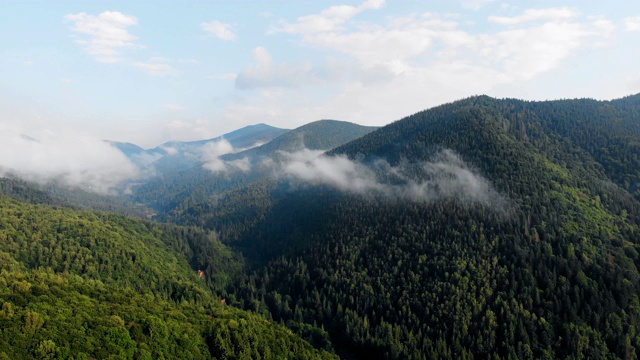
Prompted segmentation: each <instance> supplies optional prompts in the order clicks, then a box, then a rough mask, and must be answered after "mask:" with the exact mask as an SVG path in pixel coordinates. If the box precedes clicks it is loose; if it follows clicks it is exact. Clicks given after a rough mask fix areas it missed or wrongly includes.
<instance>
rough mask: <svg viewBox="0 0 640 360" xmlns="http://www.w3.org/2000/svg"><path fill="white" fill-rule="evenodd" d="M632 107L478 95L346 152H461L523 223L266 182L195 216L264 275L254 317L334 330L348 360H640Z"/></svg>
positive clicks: (255, 294) (252, 298) (470, 209)
mask: <svg viewBox="0 0 640 360" xmlns="http://www.w3.org/2000/svg"><path fill="white" fill-rule="evenodd" d="M635 100H637V99H631V100H629V101H635ZM625 101H626V102H625V104H626V105H625V106H626V107H625V106H621V105H619V103H618V102H616V101H613V102H598V101H593V100H574V101H557V102H542V103H534V102H523V101H518V100H494V99H491V98H488V97H475V98H470V99H467V100H463V101H460V102H456V103H453V104H447V105H444V106H442V107H438V108H435V109H432V110H428V111H426V112H422V113H419V114H416V115H414V116H411V117H409V118H407V119H404V120H402V121H399V122H396V123H394V124H391V125H389V126H387V127H385V128H382V129H380V130H378V131H375V132H373V133H371V134H369V135H366V136H364V137H363V138H361V139H358V140H356V141H353V142H351V143H349V144H347V145H345V146H343V147H340V148H338V149H335V150H333V151H332V153H335V154H347V155H348V156H350V157H352V158H354V159H355V158H357V159H359V160H362V161H364V162H369V161H371V162H373V161H375V160H376V159H379V158H383V159H386V160H388V161H389V162H390V163H391V164H399V163H402V162H409V163H419V162H421V161H426V160H428V159H429V158H430V156H432V155H433V154H434V153H435V152H437V151H439V149H442V148H447V149H453V150H454V151H456V152H457V153H459V154H460V155H461V156H462V158H463V159H464V160H465V161H467V162H469V163H471V164H473V165H474V166H475V167H476V168H477V169H478V171H479V172H480V173H482V174H483V175H484V176H486V177H487V178H488V179H489V180H490V181H491V182H492V184H493V185H494V186H495V187H496V188H497V189H498V190H499V191H500V192H501V193H502V194H503V195H504V196H506V197H507V198H508V199H509V202H510V204H511V207H512V210H511V211H510V212H507V214H506V215H505V214H504V213H501V212H495V211H493V210H492V209H489V208H483V207H482V206H480V205H477V204H476V205H474V204H468V203H461V202H459V201H456V200H445V201H440V202H435V203H400V202H396V201H389V200H385V199H376V198H366V197H360V196H350V195H345V194H341V193H338V192H336V191H334V190H331V189H327V188H298V189H291V188H288V187H287V186H286V184H279V185H278V184H268V183H256V184H253V185H251V186H246V187H243V188H240V189H236V190H233V191H229V192H226V193H224V194H222V195H220V196H218V197H217V198H216V201H215V202H205V203H202V204H199V205H197V206H194V207H192V208H190V209H187V210H185V211H184V213H183V214H186V215H187V216H185V217H183V218H182V219H183V220H185V221H186V222H187V223H194V224H196V223H197V224H199V225H204V226H205V227H208V228H210V229H216V230H217V231H218V232H219V234H220V237H221V239H223V240H224V241H225V242H226V243H227V244H230V245H233V246H234V247H236V248H238V249H241V250H242V252H243V254H244V255H245V256H246V257H247V259H248V261H249V263H250V264H253V265H254V269H255V272H254V273H253V274H251V275H249V276H247V278H246V279H245V280H244V282H243V284H242V285H240V286H238V287H237V288H236V289H234V292H235V294H236V295H237V301H238V302H239V303H241V304H243V306H245V307H246V308H248V309H252V310H254V311H258V312H269V313H270V314H271V316H273V318H274V319H276V320H281V321H285V322H288V324H289V325H290V326H291V327H292V328H296V325H295V324H299V323H306V324H312V323H316V324H320V325H321V326H323V327H324V328H325V329H327V331H328V333H329V334H330V336H331V339H332V341H333V345H334V346H335V348H336V350H337V351H338V353H340V354H344V355H345V356H347V357H355V358H368V359H371V358H373V359H375V358H395V359H423V358H472V357H473V358H488V357H491V358H519V359H527V358H531V359H533V358H547V359H552V358H561V359H573V358H583V357H584V358H630V356H631V354H635V353H636V351H637V350H636V349H638V347H639V346H640V342H638V340H639V339H640V337H638V336H637V335H638V334H639V330H640V328H639V325H638V322H637V316H638V311H639V310H640V307H638V300H637V299H638V296H637V294H638V291H640V274H639V273H638V267H640V262H639V261H638V260H639V259H638V249H639V247H640V243H639V241H640V231H639V230H638V226H639V224H640V204H639V202H638V195H637V192H636V188H635V187H634V186H637V183H638V180H639V179H640V173H638V169H640V162H639V161H640V157H639V156H638V155H639V154H640V153H639V151H638V150H639V149H638V147H637V146H636V144H638V143H639V141H638V140H639V139H640V131H639V130H638V129H639V120H638V111H637V110H638V108H639V107H640V105H639V104H638V102H637V101H636V102H635V103H633V104H632V105H629V103H628V101H627V100H625ZM634 184H635V185H634Z"/></svg>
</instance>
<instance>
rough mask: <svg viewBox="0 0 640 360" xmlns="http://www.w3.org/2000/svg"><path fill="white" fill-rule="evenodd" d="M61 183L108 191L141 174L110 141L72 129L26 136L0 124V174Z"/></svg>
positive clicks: (40, 181) (41, 181)
mask: <svg viewBox="0 0 640 360" xmlns="http://www.w3.org/2000/svg"><path fill="white" fill-rule="evenodd" d="M7 174H12V175H16V176H19V177H21V178H23V179H25V180H29V181H34V182H39V183H48V182H53V181H55V182H59V183H63V184H66V185H69V186H73V187H81V188H83V189H85V190H89V191H94V192H98V193H109V192H111V191H112V190H114V189H115V188H116V187H117V186H118V185H119V184H120V183H121V182H122V181H124V180H127V179H131V178H135V177H137V176H138V170H137V168H136V166H135V165H134V164H133V163H132V162H131V161H129V159H127V157H126V156H125V155H124V154H122V153H121V152H120V151H119V150H118V149H116V148H115V147H113V146H112V145H111V144H110V143H108V142H105V141H103V140H99V139H95V138H92V137H89V136H85V135H82V134H78V133H75V132H72V131H57V132H54V131H48V130H43V131H41V132H40V133H38V134H33V135H29V136H27V135H25V134H24V133H23V132H22V131H21V129H19V128H16V127H11V126H9V125H7V124H3V123H0V175H1V176H4V175H7Z"/></svg>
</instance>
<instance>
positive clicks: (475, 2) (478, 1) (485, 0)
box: [461, 0, 495, 10]
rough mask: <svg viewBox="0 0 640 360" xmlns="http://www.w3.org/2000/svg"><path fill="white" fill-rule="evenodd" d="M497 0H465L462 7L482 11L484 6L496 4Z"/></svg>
mask: <svg viewBox="0 0 640 360" xmlns="http://www.w3.org/2000/svg"><path fill="white" fill-rule="evenodd" d="M494 1H495V0H464V1H461V4H462V7H464V8H467V9H472V10H480V8H482V7H483V6H485V5H487V4H490V3H492V2H494Z"/></svg>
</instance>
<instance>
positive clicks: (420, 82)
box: [223, 6, 615, 124]
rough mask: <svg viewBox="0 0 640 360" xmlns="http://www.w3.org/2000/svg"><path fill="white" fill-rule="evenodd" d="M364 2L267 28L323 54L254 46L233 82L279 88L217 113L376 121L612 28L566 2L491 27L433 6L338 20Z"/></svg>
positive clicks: (543, 69)
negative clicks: (300, 58)
mask: <svg viewBox="0 0 640 360" xmlns="http://www.w3.org/2000/svg"><path fill="white" fill-rule="evenodd" d="M364 8H365V7H363V6H360V7H348V6H347V7H332V8H329V9H327V10H324V11H322V12H321V13H320V14H317V15H309V16H303V17H300V18H298V19H297V21H296V22H294V23H291V24H290V23H283V24H281V25H280V27H279V28H277V29H274V30H272V32H273V33H287V34H291V35H297V36H299V37H300V41H301V42H302V43H303V44H304V45H305V46H309V47H311V48H314V49H316V50H318V51H319V53H320V54H321V53H322V52H325V53H326V54H329V55H328V56H327V57H326V58H325V59H324V62H315V63H314V64H313V65H311V64H304V65H302V64H275V63H274V61H273V60H272V58H271V56H270V54H269V53H268V52H267V51H266V50H265V49H263V48H258V49H256V51H255V54H254V58H255V59H256V65H254V66H252V67H250V68H248V69H245V71H243V72H242V73H241V74H239V75H238V79H237V80H236V85H237V87H238V88H248V89H251V88H256V87H259V86H263V87H269V86H271V87H274V86H275V87H278V90H279V93H275V94H276V95H277V96H275V97H274V92H273V91H270V92H267V93H262V95H261V96H260V97H259V98H254V99H252V100H250V101H245V102H242V103H240V102H238V103H234V104H231V105H229V106H228V107H227V108H226V110H225V111H226V112H225V114H224V115H223V116H224V117H225V118H228V119H231V118H256V117H260V118H261V119H264V121H269V122H272V123H275V124H278V122H280V124H285V123H286V122H287V121H289V124H290V123H291V122H292V121H295V122H296V123H304V121H307V122H308V121H313V120H316V119H319V118H340V119H348V120H350V121H355V122H360V123H367V124H384V123H388V122H389V121H390V120H392V119H398V118H400V117H402V116H404V115H406V114H408V113H412V112H417V111H420V110H422V109H424V108H426V107H429V106H433V105H437V104H439V103H443V102H448V101H453V100H456V99H459V98H461V97H466V96H469V95H473V94H483V93H490V92H491V91H492V90H493V89H496V88H498V87H500V86H505V85H509V84H518V83H523V82H525V81H531V80H533V79H536V78H537V77H539V76H540V75H542V74H545V73H549V72H552V71H555V70H558V69H561V68H562V66H564V65H565V64H566V63H567V62H568V60H570V59H571V58H573V57H575V56H576V55H577V54H579V53H580V52H581V51H588V50H589V49H593V48H595V47H598V46H603V45H606V44H607V43H609V42H608V41H607V40H608V39H609V38H610V36H611V34H612V32H613V30H614V29H615V26H614V25H613V24H612V22H611V21H610V20H608V19H605V18H600V17H598V18H595V17H586V18H585V17H580V15H579V14H578V13H576V12H575V11H574V10H572V9H569V8H552V9H536V10H525V11H523V12H522V13H521V15H519V16H515V17H509V18H507V17H492V18H490V19H488V20H487V21H490V22H493V24H495V25H494V26H493V27H491V29H492V30H493V31H491V32H485V33H474V32H471V31H468V30H467V29H466V26H468V24H467V23H463V22H460V21H459V20H458V19H457V18H455V17H452V16H447V15H439V14H434V13H425V14H421V15H410V16H406V17H401V18H390V19H387V20H388V21H387V23H386V24H379V23H368V22H363V21H358V22H357V24H356V25H357V26H351V24H350V23H349V22H348V20H349V19H351V18H353V17H354V16H355V15H357V14H358V13H360V12H361V11H363V9H364ZM371 8H375V7H371ZM494 29H495V30H494ZM303 85H304V86H308V87H309V88H311V89H312V91H317V92H324V94H334V95H332V96H329V97H325V98H323V99H322V100H320V101H318V100H313V99H314V96H313V94H312V93H310V92H300V91H299V90H297V89H298V88H300V87H302V86H303ZM288 88H294V89H288ZM382 104H393V106H388V105H382Z"/></svg>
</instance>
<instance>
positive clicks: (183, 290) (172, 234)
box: [0, 198, 332, 359]
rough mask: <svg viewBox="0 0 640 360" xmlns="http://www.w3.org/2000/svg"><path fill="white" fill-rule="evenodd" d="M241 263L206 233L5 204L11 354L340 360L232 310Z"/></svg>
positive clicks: (7, 353)
mask: <svg viewBox="0 0 640 360" xmlns="http://www.w3.org/2000/svg"><path fill="white" fill-rule="evenodd" d="M239 261H240V259H238V258H236V257H235V256H234V255H233V254H232V253H231V252H229V251H228V250H225V248H224V246H223V245H222V244H219V243H218V242H217V240H216V239H215V237H212V235H211V234H207V233H205V232H203V231H201V230H198V229H192V228H191V229H190V228H176V227H173V226H168V225H161V224H153V223H150V222H145V221H141V220H133V219H128V218H125V217H123V216H120V215H113V214H106V213H94V212H80V211H73V210H68V209H61V208H52V207H48V206H43V205H31V204H25V203H21V202H17V201H15V200H9V199H7V198H0V304H1V305H0V332H1V335H0V357H2V358H8V359H34V358H37V359H49V358H61V359H67V358H75V359H90V358H122V359H134V358H135V359H160V358H191V359H210V358H259V357H261V358H265V359H266V358H272V359H273V358H282V357H285V358H299V359H305V358H331V357H332V356H331V355H330V354H329V353H326V352H324V353H320V352H318V351H317V350H314V349H313V347H312V346H311V345H310V344H309V343H307V342H306V341H304V340H302V339H300V338H299V337H297V336H296V335H294V334H293V333H292V332H291V331H290V330H289V329H286V328H285V327H283V326H281V325H277V324H275V323H273V322H270V321H268V320H267V319H265V318H263V317H261V316H258V315H255V314H250V313H248V312H245V311H241V310H238V309H234V308H232V307H230V306H227V305H224V304H221V301H220V298H219V297H218V296H216V295H214V293H213V292H212V289H214V290H215V289H216V288H217V287H218V285H219V284H216V283H215V282H221V285H223V286H224V282H225V281H228V280H229V276H232V274H233V271H234V270H233V267H234V266H236V267H237V266H241V264H240V265H236V264H238V262H239ZM199 264H202V265H203V266H202V267H200V266H199ZM198 269H202V270H204V271H205V272H206V274H205V276H204V278H201V277H200V276H198V274H197V273H196V270H198ZM236 270H237V269H236ZM225 271H227V272H226V273H225Z"/></svg>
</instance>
